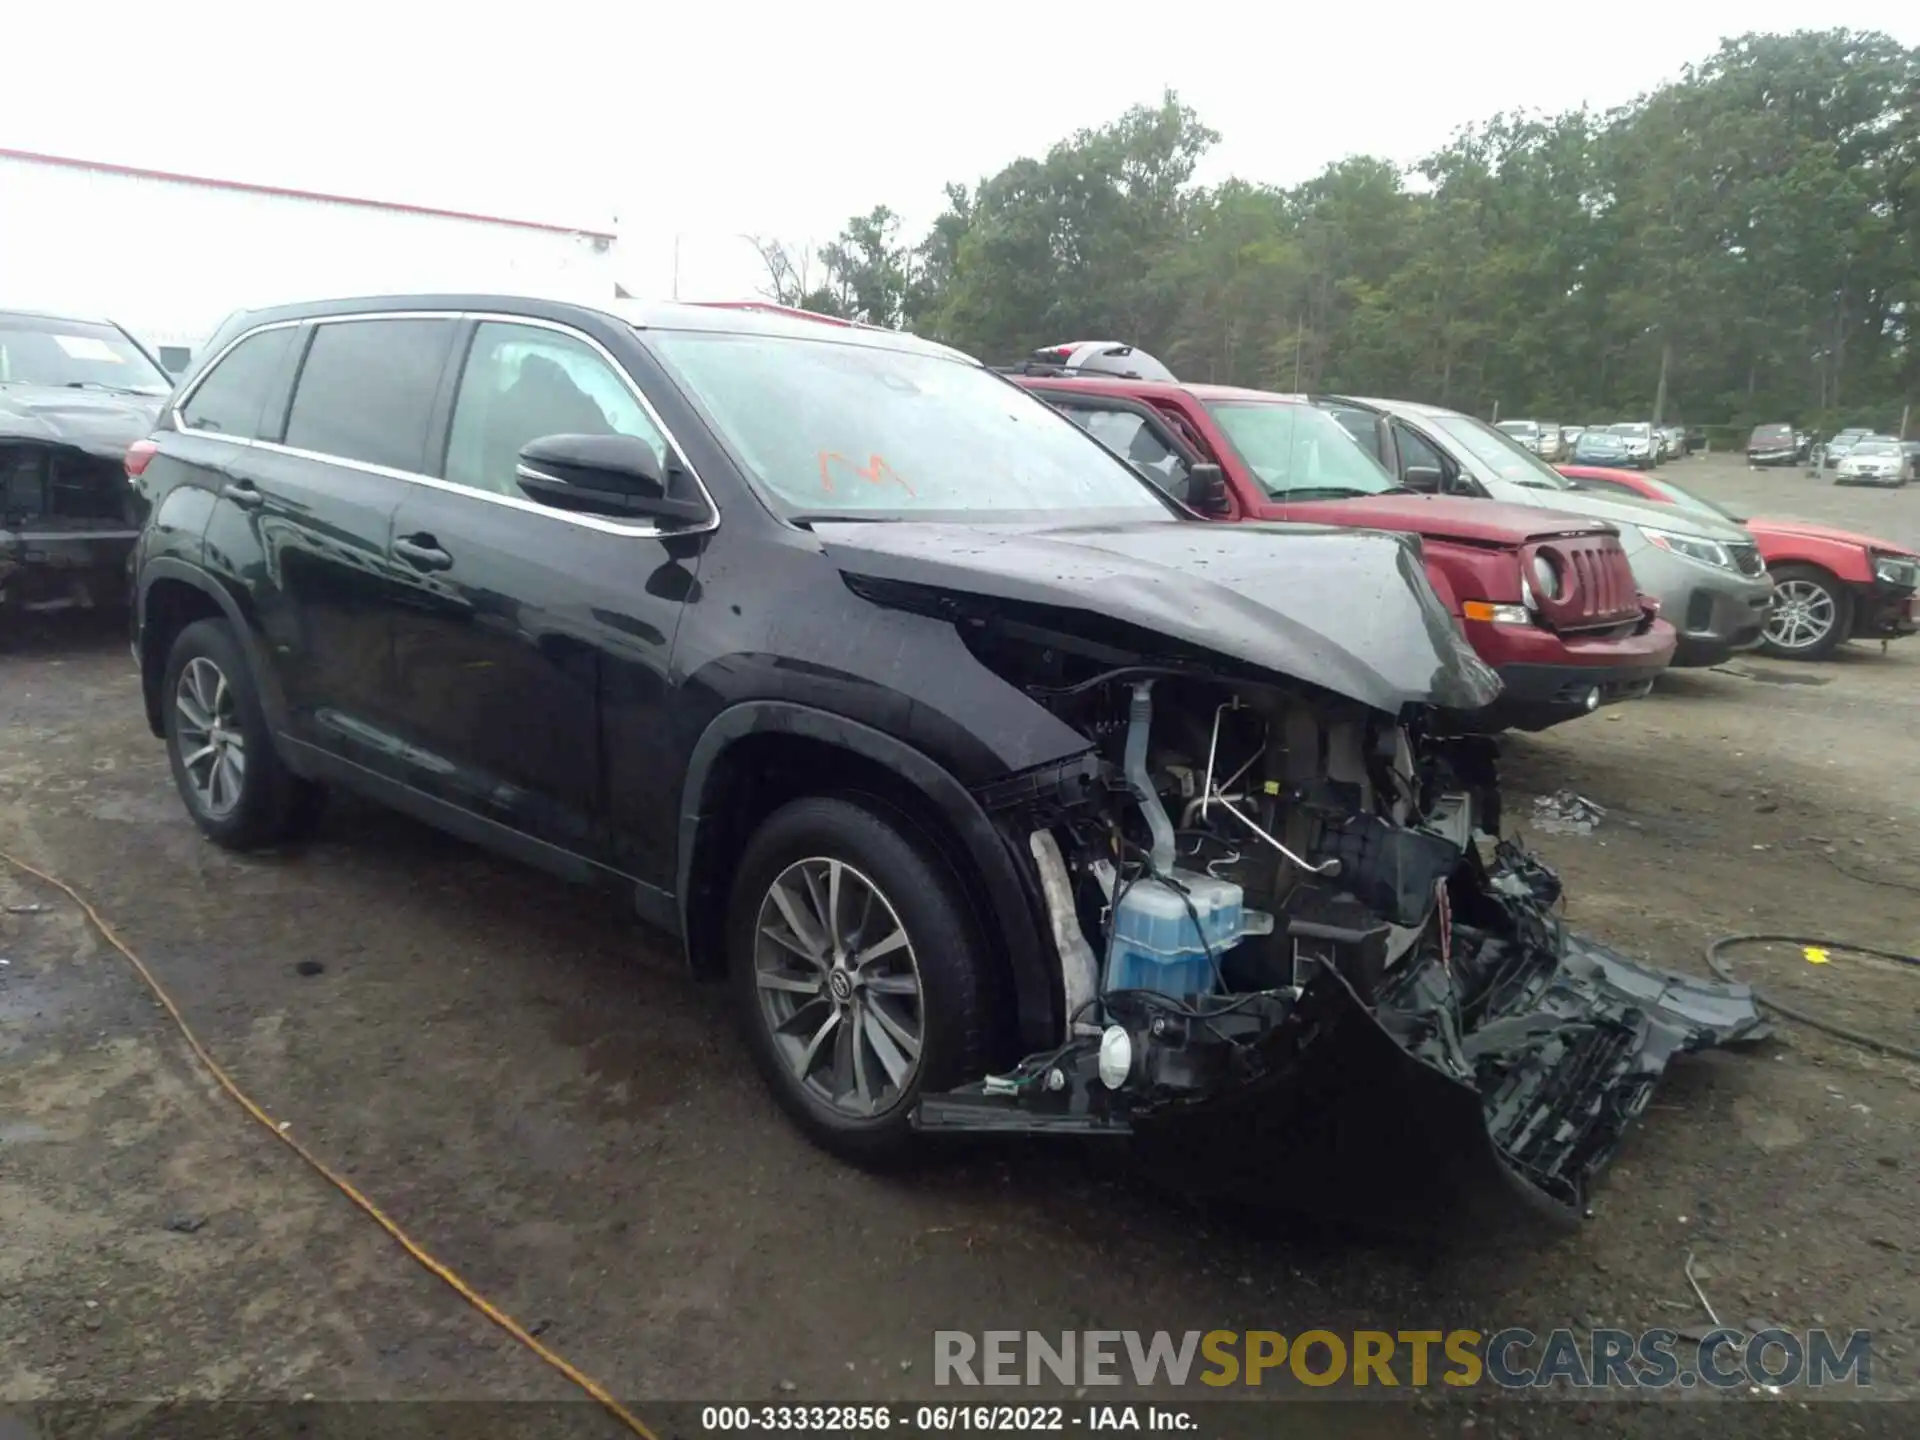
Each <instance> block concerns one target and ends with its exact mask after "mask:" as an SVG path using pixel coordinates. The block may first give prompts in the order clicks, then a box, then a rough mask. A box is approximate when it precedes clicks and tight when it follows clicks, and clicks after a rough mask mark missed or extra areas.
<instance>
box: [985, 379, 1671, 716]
mask: <svg viewBox="0 0 1920 1440" xmlns="http://www.w3.org/2000/svg"><path fill="white" fill-rule="evenodd" d="M1106 348H1107V350H1110V351H1111V352H1113V353H1115V354H1120V352H1123V351H1125V352H1126V353H1125V354H1121V355H1120V358H1119V359H1117V360H1114V361H1111V362H1102V361H1100V359H1099V357H1100V355H1101V354H1103V353H1105V352H1104V351H1100V350H1094V351H1093V354H1094V356H1095V362H1094V363H1088V362H1087V354H1086V352H1088V351H1089V350H1090V349H1091V347H1089V346H1088V345H1074V346H1064V347H1059V348H1058V349H1056V350H1043V351H1040V352H1038V354H1037V355H1036V357H1035V359H1034V360H1033V361H1031V362H1028V363H1026V364H1023V365H1019V366H1015V367H1012V368H1010V369H1008V370H1007V371H1005V372H1004V373H1006V374H1007V375H1008V377H1009V378H1010V379H1012V380H1013V381H1014V382H1015V383H1016V384H1018V385H1021V386H1023V387H1025V388H1026V389H1028V390H1031V391H1032V392H1034V393H1035V394H1037V395H1039V396H1041V397H1043V398H1045V399H1046V400H1047V401H1049V402H1050V403H1052V404H1053V405H1055V406H1056V407H1058V408H1059V409H1060V410H1062V411H1064V412H1065V413H1066V414H1067V415H1068V416H1069V417H1070V418H1072V419H1073V420H1075V421H1076V422H1078V423H1079V424H1080V425H1082V426H1084V427H1085V428H1086V429H1087V430H1088V431H1089V432H1090V433H1091V434H1093V435H1094V436H1095V437H1096V438H1098V439H1099V440H1101V441H1102V442H1104V443H1105V444H1106V445H1107V446H1108V447H1109V448H1111V449H1112V450H1114V451H1116V452H1117V453H1118V454H1120V455H1122V456H1124V457H1125V458H1126V459H1127V460H1129V461H1130V462H1132V464H1133V465H1134V466H1135V467H1136V468H1138V469H1139V470H1140V472H1141V473H1142V474H1144V475H1146V476H1147V477H1148V478H1149V479H1151V480H1153V481H1154V482H1155V483H1157V484H1159V485H1160V486H1161V487H1162V488H1164V489H1165V490H1167V491H1168V492H1169V493H1171V494H1172V495H1174V496H1175V497H1176V498H1177V499H1180V500H1182V501H1184V502H1185V503H1186V504H1187V505H1188V506H1189V507H1191V508H1192V509H1194V510H1197V511H1199V512H1200V513H1202V514H1204V515H1209V516H1212V517H1214V518H1216V519H1220V520H1290V521H1300V522H1311V523H1317V524H1323V525H1339V526H1353V527H1359V528H1365V529H1369V530H1396V531H1402V532H1408V533H1412V534H1415V535H1418V536H1420V537H1421V541H1422V549H1423V551H1424V553H1425V555H1426V562H1427V574H1428V576H1429V577H1430V578H1431V579H1432V581H1433V585H1434V588H1435V589H1436V590H1438V591H1439V593H1440V597H1441V598H1442V599H1443V600H1445V601H1446V602H1447V605H1448V608H1450V609H1451V610H1452V611H1453V614H1454V616H1455V618H1456V620H1457V621H1458V622H1459V624H1460V626H1461V628H1462V630H1464V631H1465V633H1466V635H1467V638H1468V639H1469V640H1470V641H1471V642H1472V644H1473V648H1474V649H1475V650H1476V651H1478V652H1479V654H1480V656H1481V658H1482V659H1484V660H1485V661H1486V662H1487V663H1488V664H1489V665H1492V666H1493V667H1494V668H1495V669H1496V670H1498V671H1499V672H1500V678H1501V680H1502V682H1503V683H1504V685H1505V693H1504V694H1503V695H1502V697H1501V699H1500V700H1498V701H1497V702H1495V704H1494V706H1492V707H1491V709H1490V712H1489V713H1488V714H1486V715H1485V716H1484V717H1483V720H1482V723H1483V724H1485V725H1486V727H1487V728H1512V729H1520V730H1543V729H1545V728H1546V727H1547V726H1549V725H1554V724H1557V723H1559V722H1560V721H1562V720H1569V719H1572V718H1573V717H1575V716H1577V715H1584V714H1586V713H1587V712H1588V711H1590V710H1593V709H1595V708H1596V707H1598V706H1600V705H1603V704H1606V703H1608V702H1609V701H1614V700H1624V699H1629V698H1632V697H1636V696H1639V695H1644V694H1645V693H1646V692H1647V690H1648V689H1650V688H1651V687H1652V684H1653V678H1654V676H1656V675H1658V674H1659V673H1660V672H1661V671H1662V670H1664V669H1665V668H1666V666H1667V662H1668V661H1669V660H1671V659H1672V658H1673V650H1674V643H1675V636H1674V629H1673V626H1672V625H1670V624H1668V623H1667V622H1666V621H1664V620H1661V619H1659V618H1658V617H1657V615H1656V613H1655V612H1656V610H1657V606H1656V605H1655V603H1654V602H1653V601H1652V600H1650V599H1648V598H1647V597H1645V596H1643V595H1641V594H1640V593H1639V591H1638V589H1637V587H1636V586H1635V585H1634V580H1633V570H1632V568H1631V567H1630V566H1629V565H1628V563H1627V557H1626V554H1625V552H1623V551H1622V550H1621V548H1620V539H1619V535H1618V534H1617V532H1615V531H1614V530H1613V528H1612V527H1611V526H1608V525H1606V524H1605V523H1603V522H1600V521H1588V520H1581V519H1578V518H1576V517H1573V516H1567V515H1560V514H1555V513H1553V512H1550V511H1545V510H1534V509H1530V508H1526V507H1521V506H1515V505H1500V504H1496V503H1494V502H1492V501H1488V500H1468V499H1462V498H1459V497H1455V496H1447V495H1425V494H1418V493H1415V492H1413V491H1410V490H1408V489H1406V488H1405V487H1404V486H1400V485H1397V484H1396V483H1395V481H1394V479H1393V477H1391V476H1390V475H1388V474H1387V473H1386V471H1384V470H1383V469H1381V467H1380V466H1379V465H1378V464H1377V463H1376V462H1375V461H1374V459H1373V457H1372V456H1370V455H1368V454H1367V453H1366V452H1365V451H1364V450H1363V449H1361V447H1360V446H1359V445H1357V444H1355V443H1354V441H1353V438H1352V436H1350V435H1349V434H1348V433H1347V431H1346V430H1345V429H1343V428H1342V427H1341V425H1340V422H1339V421H1338V420H1336V419H1335V418H1334V417H1333V416H1332V415H1330V414H1329V413H1327V412H1326V411H1325V410H1322V409H1319V408H1317V407H1315V406H1313V405H1311V404H1308V403H1306V402H1305V401H1304V400H1303V399H1301V398H1299V397H1290V396H1284V395H1271V394H1267V393H1266V392H1264V391H1259V390H1241V389H1236V388H1234V387H1231V386H1226V385H1189V384H1183V383H1180V382H1178V381H1175V380H1173V379H1171V378H1166V379H1148V378H1141V376H1142V375H1146V374H1162V375H1164V374H1165V373H1166V372H1165V371H1163V370H1160V369H1159V367H1158V366H1157V363H1155V364H1154V368H1153V369H1152V370H1145V369H1141V370H1140V372H1139V373H1138V374H1124V373H1115V372H1116V371H1122V370H1128V369H1135V368H1137V367H1135V366H1134V365H1133V364H1132V360H1131V356H1132V355H1133V354H1134V353H1136V352H1131V351H1126V347H1123V346H1118V345H1115V346H1111V347H1106Z"/></svg>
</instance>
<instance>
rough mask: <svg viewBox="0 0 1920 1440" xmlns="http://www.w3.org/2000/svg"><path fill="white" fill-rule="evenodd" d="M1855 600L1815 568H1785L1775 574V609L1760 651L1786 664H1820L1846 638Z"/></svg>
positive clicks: (1825, 573)
mask: <svg viewBox="0 0 1920 1440" xmlns="http://www.w3.org/2000/svg"><path fill="white" fill-rule="evenodd" d="M1852 623H1853V597H1852V596H1851V595H1850V594H1849V593H1848V592H1847V589H1846V587H1845V586H1843V585H1842V584H1841V583H1840V582H1839V581H1838V580H1836V579H1835V578H1834V577H1833V576H1832V575H1830V574H1829V573H1828V572H1827V571H1825V570H1822V569H1820V568H1819V567H1818V566H1814V565H1782V566H1780V567H1779V568H1778V569H1776V570H1775V571H1774V572H1773V608H1772V610H1770V611H1769V612H1768V613H1767V628H1766V632H1765V638H1764V639H1762V641H1761V642H1760V648H1761V649H1762V650H1764V651H1766V652H1767V654H1769V655H1777V656H1780V657H1781V658H1782V659H1787V660H1820V659H1824V658H1825V657H1826V656H1828V655H1831V654H1832V653H1833V652H1834V651H1835V650H1836V649H1838V648H1839V646H1840V644H1841V642H1843V641H1844V640H1845V639H1846V638H1847V631H1848V629H1849V628H1850V627H1851V626H1852Z"/></svg>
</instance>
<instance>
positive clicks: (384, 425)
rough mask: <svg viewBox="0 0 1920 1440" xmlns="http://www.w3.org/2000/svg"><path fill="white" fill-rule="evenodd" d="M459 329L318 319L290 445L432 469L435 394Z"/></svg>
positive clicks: (413, 470) (411, 469) (390, 465)
mask: <svg viewBox="0 0 1920 1440" xmlns="http://www.w3.org/2000/svg"><path fill="white" fill-rule="evenodd" d="M454 330H455V322H454V321H453V320H452V319H451V318H448V319H445V320H417V319H410V320H338V321H329V322H327V323H326V324H323V325H316V326H315V327H314V330H313V342H312V344H311V345H309V346H308V348H307V358H306V361H305V363H303V364H302V365H301V367H300V379H299V382H298V383H297V384H296V385H295V387H294V391H293V408H292V409H291V410H290V411H289V412H288V414H287V435H286V443H287V444H288V445H290V446H292V447H293V448H294V449H296V450H311V451H314V452H315V453H317V454H321V455H330V456H337V457H338V458H340V459H342V460H357V461H359V462H361V463H362V464H366V465H379V466H382V467H384V468H385V469H388V470H403V471H406V472H407V473H409V474H421V473H424V472H425V470H426V468H427V430H428V425H429V421H430V417H431V414H432V410H433V399H434V394H435V392H436V391H437V390H438V389H439V387H440V376H441V371H442V370H443V369H444V367H445V366H446V363H447V357H448V355H449V354H450V353H451V352H452V349H453V336H454Z"/></svg>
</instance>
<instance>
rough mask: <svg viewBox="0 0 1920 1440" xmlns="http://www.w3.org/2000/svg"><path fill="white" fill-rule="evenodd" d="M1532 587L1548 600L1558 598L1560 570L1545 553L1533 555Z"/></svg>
mask: <svg viewBox="0 0 1920 1440" xmlns="http://www.w3.org/2000/svg"><path fill="white" fill-rule="evenodd" d="M1533 588H1534V590H1535V592H1536V593H1538V594H1541V595H1544V596H1546V597H1547V599H1549V600H1558V599H1559V598H1560V571H1559V568H1558V567H1557V566H1555V565H1554V563H1553V561H1552V560H1551V559H1549V558H1548V557H1547V556H1545V555H1535V556H1534V557H1533Z"/></svg>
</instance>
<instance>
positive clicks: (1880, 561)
mask: <svg viewBox="0 0 1920 1440" xmlns="http://www.w3.org/2000/svg"><path fill="white" fill-rule="evenodd" d="M1873 573H1874V576H1875V578H1876V579H1878V580H1879V581H1880V583H1881V584H1883V585H1902V586H1905V587H1906V588H1908V589H1910V590H1911V589H1914V588H1915V587H1916V585H1920V559H1917V558H1915V557H1913V556H1907V555H1876V556H1874V557H1873Z"/></svg>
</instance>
